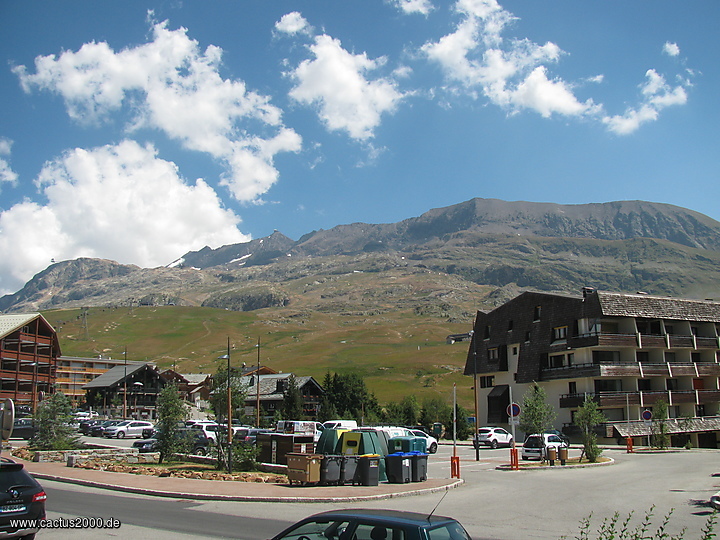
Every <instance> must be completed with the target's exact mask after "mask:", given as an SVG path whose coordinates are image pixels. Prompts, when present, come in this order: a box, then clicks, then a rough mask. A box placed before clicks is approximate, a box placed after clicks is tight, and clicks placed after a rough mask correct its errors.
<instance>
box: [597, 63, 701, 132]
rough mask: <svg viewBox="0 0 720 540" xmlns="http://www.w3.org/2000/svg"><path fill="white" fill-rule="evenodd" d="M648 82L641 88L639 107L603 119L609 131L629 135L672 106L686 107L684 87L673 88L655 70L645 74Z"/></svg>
mask: <svg viewBox="0 0 720 540" xmlns="http://www.w3.org/2000/svg"><path fill="white" fill-rule="evenodd" d="M645 77H646V78H647V81H646V82H645V84H643V85H642V86H641V87H640V92H641V94H642V96H643V100H642V102H641V104H640V105H639V106H638V107H635V108H628V110H626V111H625V113H624V114H622V115H617V116H606V117H604V118H603V119H602V121H603V123H605V125H607V127H608V129H609V130H610V131H612V132H613V133H617V134H618V135H627V134H628V133H632V132H633V131H635V130H637V129H638V128H639V127H640V126H641V125H643V124H645V123H647V122H651V121H654V120H657V119H658V117H659V113H660V111H661V110H663V109H664V108H666V107H670V106H672V105H684V104H685V103H686V102H687V92H686V91H685V88H684V87H683V86H675V87H671V86H670V85H669V84H667V82H666V81H665V78H664V77H663V76H662V75H659V74H658V73H657V71H655V70H654V69H649V70H648V71H647V72H646V73H645Z"/></svg>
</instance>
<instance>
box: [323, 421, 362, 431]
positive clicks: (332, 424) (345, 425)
mask: <svg viewBox="0 0 720 540" xmlns="http://www.w3.org/2000/svg"><path fill="white" fill-rule="evenodd" d="M357 427H358V425H357V422H356V421H355V420H328V421H326V422H323V429H357Z"/></svg>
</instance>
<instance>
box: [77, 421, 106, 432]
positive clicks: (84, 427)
mask: <svg viewBox="0 0 720 540" xmlns="http://www.w3.org/2000/svg"><path fill="white" fill-rule="evenodd" d="M100 422H102V420H98V419H97V418H92V419H90V418H85V419H84V420H80V425H79V426H78V430H79V431H80V433H82V434H83V435H89V434H90V428H92V427H93V426H94V425H96V424H99V423H100Z"/></svg>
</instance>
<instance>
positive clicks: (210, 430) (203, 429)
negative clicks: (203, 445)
mask: <svg viewBox="0 0 720 540" xmlns="http://www.w3.org/2000/svg"><path fill="white" fill-rule="evenodd" d="M190 429H194V430H197V431H198V432H199V433H201V434H202V435H204V436H205V437H207V438H208V439H210V440H211V441H213V442H217V434H218V431H220V426H219V425H218V424H217V423H215V422H212V423H211V422H197V423H195V424H193V425H191V426H190ZM225 430H226V431H227V428H225Z"/></svg>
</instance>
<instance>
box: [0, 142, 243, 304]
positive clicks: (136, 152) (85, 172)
mask: <svg viewBox="0 0 720 540" xmlns="http://www.w3.org/2000/svg"><path fill="white" fill-rule="evenodd" d="M36 184H37V186H38V189H39V190H41V192H42V193H43V194H44V196H45V197H46V198H47V204H46V205H45V206H40V205H38V204H36V203H34V202H30V201H24V202H22V203H20V204H17V205H15V206H13V207H11V208H9V209H8V210H6V211H4V212H2V213H1V214H0V252H2V253H11V252H12V253H14V254H15V255H14V256H13V257H4V258H1V259H0V276H1V277H0V289H2V290H3V291H2V292H5V293H7V292H14V291H15V290H18V289H19V288H20V287H22V285H23V284H24V283H25V282H26V281H27V280H28V279H30V278H31V277H32V276H33V275H34V274H35V273H37V272H38V271H40V270H42V269H43V268H45V267H47V265H48V264H49V263H50V260H51V259H52V258H54V259H56V260H65V259H75V258H77V257H99V258H107V259H114V260H118V261H121V262H125V263H133V264H137V265H140V266H145V267H152V266H159V265H164V264H167V263H169V262H170V261H172V260H174V259H176V258H177V257H178V256H179V255H181V254H183V253H185V252H187V251H189V250H193V249H199V248H202V247H203V246H206V245H208V246H210V247H218V246H221V245H224V244H229V243H235V242H246V241H248V240H249V237H248V236H246V235H244V234H242V233H240V231H239V230H238V228H237V225H238V223H239V221H240V219H239V218H238V217H237V216H236V215H235V214H234V213H233V212H231V211H230V210H227V209H224V208H223V207H222V204H221V201H220V200H219V198H218V196H217V194H216V193H215V192H214V191H213V189H212V188H211V187H210V186H208V184H207V183H205V182H204V181H203V180H200V179H199V180H197V181H196V182H195V184H194V185H190V184H187V183H185V182H184V181H183V180H182V179H181V178H180V177H179V176H178V171H177V167H176V166H175V165H174V164H173V163H171V162H168V161H164V160H162V159H159V158H158V157H157V152H156V150H155V149H154V148H153V147H152V146H147V147H142V146H140V145H138V144H137V143H135V142H133V141H124V142H122V143H120V144H118V145H116V146H104V147H99V148H95V149H91V150H82V149H75V150H72V151H68V152H67V153H66V154H65V155H63V156H62V157H61V158H60V159H57V160H55V161H52V162H49V163H47V164H46V165H45V167H44V168H43V170H42V171H41V173H40V175H39V176H38V178H37V180H36ZM28 223H32V224H33V226H32V227H28V225H27V224H28ZM17 245H32V246H33V249H26V250H17V249H13V246H17Z"/></svg>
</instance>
